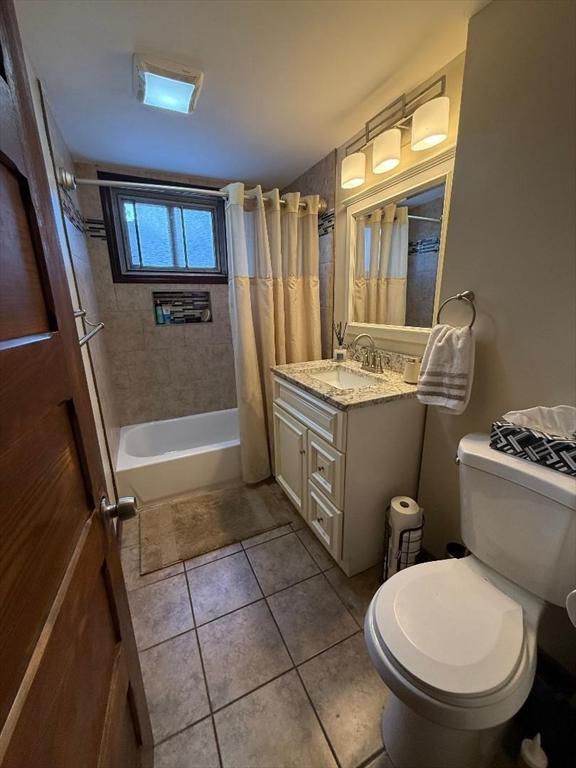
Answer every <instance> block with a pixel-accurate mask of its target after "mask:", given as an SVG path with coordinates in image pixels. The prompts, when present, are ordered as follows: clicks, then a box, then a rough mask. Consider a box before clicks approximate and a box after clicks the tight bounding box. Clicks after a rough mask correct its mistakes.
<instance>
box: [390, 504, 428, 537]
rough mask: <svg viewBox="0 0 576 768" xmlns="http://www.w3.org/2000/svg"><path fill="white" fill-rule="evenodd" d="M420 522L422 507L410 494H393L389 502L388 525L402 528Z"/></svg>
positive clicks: (412, 526)
mask: <svg viewBox="0 0 576 768" xmlns="http://www.w3.org/2000/svg"><path fill="white" fill-rule="evenodd" d="M421 522H422V508H421V507H420V505H419V504H418V502H417V501H414V499H411V498H410V496H394V498H393V499H392V501H391V502H390V526H391V527H392V528H393V529H394V528H399V529H400V530H404V529H405V528H416V527H417V526H419V525H420V523H421Z"/></svg>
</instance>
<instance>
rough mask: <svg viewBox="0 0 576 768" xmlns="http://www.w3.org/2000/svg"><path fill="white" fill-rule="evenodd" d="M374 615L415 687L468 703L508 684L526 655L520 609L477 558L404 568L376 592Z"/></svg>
mask: <svg viewBox="0 0 576 768" xmlns="http://www.w3.org/2000/svg"><path fill="white" fill-rule="evenodd" d="M373 619H374V623H373V626H374V629H375V633H376V636H377V639H378V641H379V643H380V644H381V646H382V647H383V648H384V649H386V651H387V655H388V656H392V657H393V659H394V661H395V662H396V663H397V664H398V665H399V666H401V667H402V668H403V669H404V670H405V671H406V673H408V675H409V677H410V678H412V679H413V680H414V681H415V682H416V684H417V685H419V686H420V687H421V688H423V689H424V690H430V692H431V693H432V694H434V692H437V693H438V694H439V695H440V697H441V698H444V697H445V696H448V697H450V699H452V700H454V703H456V701H457V700H462V701H461V703H462V705H465V700H466V699H467V698H468V699H474V700H477V699H478V698H481V697H483V696H489V695H490V694H493V693H494V692H496V691H498V690H499V689H500V688H502V687H503V686H505V685H506V683H507V682H509V681H510V680H511V678H512V677H513V676H514V674H515V672H516V670H517V668H518V665H519V664H520V662H521V660H522V658H523V655H524V618H523V611H522V606H521V605H520V604H519V603H517V602H516V601H515V600H513V599H512V598H511V597H509V596H508V595H507V594H505V593H504V592H502V591H501V590H500V589H498V588H497V587H496V586H494V584H492V583H491V582H490V581H489V580H488V579H487V578H486V577H485V576H484V575H483V574H482V573H481V572H479V571H478V570H477V569H476V568H474V564H473V562H472V559H471V558H464V559H461V560H440V561H437V562H431V563H422V564H421V565H417V566H414V567H412V568H407V569H406V570H403V571H400V572H399V573H397V574H396V575H394V576H393V577H392V578H391V579H390V580H389V581H387V582H385V583H384V584H383V586H382V587H381V588H380V590H379V591H378V593H377V595H376V596H375V598H374V611H373Z"/></svg>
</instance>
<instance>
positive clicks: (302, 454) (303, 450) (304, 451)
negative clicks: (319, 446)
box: [300, 448, 306, 456]
mask: <svg viewBox="0 0 576 768" xmlns="http://www.w3.org/2000/svg"><path fill="white" fill-rule="evenodd" d="M305 453H306V449H305V448H300V456H304V454H305Z"/></svg>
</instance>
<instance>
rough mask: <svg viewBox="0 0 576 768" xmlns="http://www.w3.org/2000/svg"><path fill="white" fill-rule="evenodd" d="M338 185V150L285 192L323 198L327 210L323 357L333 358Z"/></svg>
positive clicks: (322, 236) (323, 239) (322, 289)
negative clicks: (335, 230) (335, 203)
mask: <svg viewBox="0 0 576 768" xmlns="http://www.w3.org/2000/svg"><path fill="white" fill-rule="evenodd" d="M335 185H336V150H334V151H333V152H330V154H329V155H326V157H324V158H323V159H322V160H320V162H318V163H316V165H313V166H312V167H311V168H309V169H308V170H307V171H306V172H305V173H303V174H302V175H301V176H299V177H298V178H297V179H294V181H293V182H291V183H290V184H288V185H287V186H286V187H284V189H283V190H282V193H284V192H291V191H298V192H300V193H301V194H303V195H320V197H322V198H323V199H324V200H326V203H327V205H328V210H327V212H326V213H325V214H323V215H322V216H321V217H320V223H319V224H320V225H319V235H320V322H321V333H322V357H323V358H328V357H332V321H333V318H334V195H335Z"/></svg>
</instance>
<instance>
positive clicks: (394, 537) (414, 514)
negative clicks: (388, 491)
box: [384, 496, 422, 579]
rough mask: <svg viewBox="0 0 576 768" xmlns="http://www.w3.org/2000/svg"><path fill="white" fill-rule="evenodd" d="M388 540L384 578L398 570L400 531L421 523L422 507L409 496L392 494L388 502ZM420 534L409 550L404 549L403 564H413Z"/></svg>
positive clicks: (418, 547)
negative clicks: (392, 496)
mask: <svg viewBox="0 0 576 768" xmlns="http://www.w3.org/2000/svg"><path fill="white" fill-rule="evenodd" d="M389 523H390V540H389V542H388V553H387V557H386V563H385V566H384V578H385V579H386V578H390V576H393V575H394V574H395V573H396V571H397V570H398V560H399V557H400V555H401V553H400V539H401V536H402V531H405V530H406V529H407V528H417V527H418V526H419V525H421V523H422V507H420V506H419V505H418V502H417V501H414V499H411V498H410V496H394V498H393V499H392V501H391V502H390V511H389ZM421 538H422V535H421V533H420V535H417V536H416V539H415V540H414V541H413V542H412V546H411V548H410V551H408V550H407V551H406V552H405V553H404V554H405V557H404V561H405V565H413V564H414V562H415V560H416V555H417V554H418V552H419V550H420V541H421Z"/></svg>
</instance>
